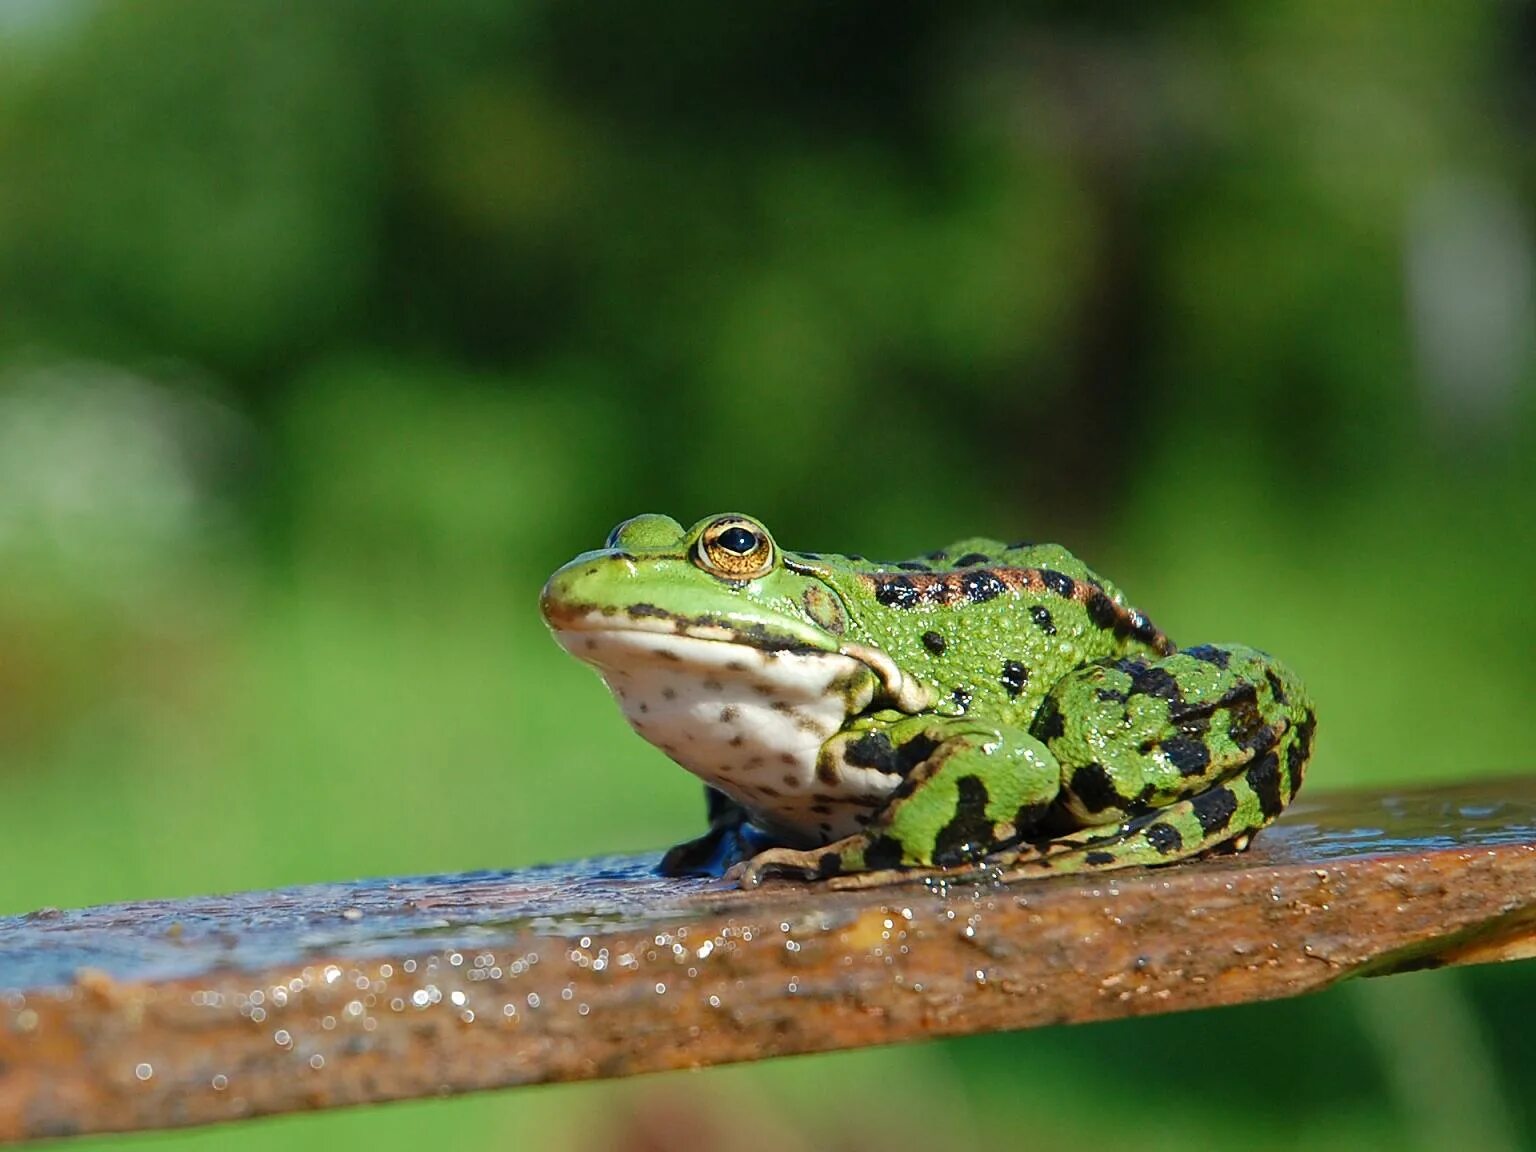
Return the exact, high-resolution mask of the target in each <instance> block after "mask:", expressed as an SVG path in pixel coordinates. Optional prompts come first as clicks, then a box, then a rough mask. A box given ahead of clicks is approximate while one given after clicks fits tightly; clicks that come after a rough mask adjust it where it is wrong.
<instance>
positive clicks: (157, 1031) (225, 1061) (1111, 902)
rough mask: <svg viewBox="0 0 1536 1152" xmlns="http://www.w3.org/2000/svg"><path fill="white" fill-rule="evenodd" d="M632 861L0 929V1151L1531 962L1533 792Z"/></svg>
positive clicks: (1535, 945)
mask: <svg viewBox="0 0 1536 1152" xmlns="http://www.w3.org/2000/svg"><path fill="white" fill-rule="evenodd" d="M653 864H654V858H652V857H625V858H610V859H599V860H588V861H581V862H577V863H572V864H564V865H559V866H555V867H550V868H535V869H527V870H523V871H517V872H497V873H471V874H466V875H458V876H433V877H423V878H415V879H407V880H369V881H362V882H358V883H355V884H324V885H315V886H312V887H305V888H294V889H287V890H283V891H277V892H262V893H248V894H243V895H236V896H225V897H209V898H204V899H197V900H184V901H149V902H143V903H136V904H121V905H114V906H109V907H101V908H88V909H83V910H79V911H59V910H56V909H44V910H41V911H38V912H35V913H32V914H31V915H28V916H21V917H12V918H8V919H0V1140H21V1139H28V1138H32V1137H40V1136H60V1135H72V1134H78V1133H87V1132H101V1131H121V1130H129V1129H144V1128H164V1127H174V1126H179V1125H191V1124H207V1123H213V1122H217V1121H224V1120H234V1119H238V1118H241V1117H247V1116H256V1115H263V1114H270V1113H277V1112H286V1111H292V1110H297V1109H309V1108H329V1107H336V1106H340V1105H345V1104H360V1103H366V1102H372V1101H382V1100H394V1099H402V1098H407V1097H413V1096H422V1095H427V1094H440V1093H444V1092H450V1093H451V1092H467V1091H473V1090H475V1089H480V1088H492V1087H501V1086H506V1085H512V1084H527V1083H537V1082H543V1081H552V1080H572V1079H582V1078H592V1077H605V1076H623V1075H628V1074H631V1073H636V1072H651V1071H658V1070H663V1069H670V1068H683V1067H692V1066H696V1065H705V1064H719V1063H726V1062H730V1061H740V1060H754V1059H760V1058H762V1057H765V1056H774V1055H780V1054H785V1053H792V1052H811V1051H821V1050H827V1049H833V1048H849V1047H856V1046H860V1045H868V1044H883V1043H891V1042H896V1041H901V1040H908V1039H916V1038H921V1037H933V1036H942V1035H956V1034H961V1033H970V1032H984V1031H994V1030H998V1029H1008V1028H1029V1027H1035V1026H1039V1025H1042V1024H1061V1023H1071V1022H1076V1021H1086V1020H1099V1019H1107V1018H1111V1017H1121V1016H1134V1015H1143V1014H1150V1013H1156V1012H1172V1011H1178V1010H1183V1009H1190V1008H1203V1007H1210V1006H1213V1005H1220V1004H1233V1003H1238V1002H1241V1001H1249V1000H1263V999H1271V998H1275V997H1282V996H1294V995H1298V994H1300V993H1303V992H1309V991H1312V990H1315V989H1318V988H1322V987H1325V986H1327V985H1329V984H1332V983H1334V982H1336V981H1338V980H1340V979H1343V978H1345V977H1348V976H1354V975H1378V974H1382V973H1387V972H1395V971H1403V970H1407V969H1413V968H1423V967H1428V966H1437V965H1446V964H1474V963H1485V962H1491V961H1500V960H1512V959H1521V958H1526V957H1529V956H1532V955H1536V927H1533V925H1536V781H1532V780H1514V781H1499V782H1496V783H1488V784H1484V785H1479V786H1475V787H1459V788H1456V789H1454V790H1428V791H1417V792H1400V793H1392V794H1369V795H1367V794H1337V795H1333V796H1326V795H1325V796H1323V797H1321V798H1320V799H1317V800H1313V801H1310V802H1307V803H1304V804H1299V805H1298V806H1297V807H1296V809H1295V810H1294V811H1293V812H1291V813H1288V814H1287V816H1286V817H1285V818H1284V819H1283V820H1282V821H1281V823H1280V824H1279V825H1277V826H1276V827H1275V828H1273V829H1271V830H1269V831H1268V832H1266V833H1265V834H1263V835H1262V836H1260V837H1259V838H1258V840H1257V842H1256V844H1255V846H1254V848H1253V849H1252V850H1251V851H1250V852H1248V853H1247V854H1245V855H1243V856H1239V857H1227V858H1219V859H1213V860H1207V861H1201V862H1196V863H1191V864H1184V865H1176V866H1173V867H1170V868H1164V869H1161V870H1152V871H1132V872H1121V873H1113V874H1106V875H1103V876H1099V877H1095V878H1092V879H1086V880H1085V879H1070V878H1069V879H1056V880H1046V881H1039V880H1034V881H1026V882H1020V883H1014V884H1007V885H1005V884H1000V883H997V882H996V881H995V880H992V879H989V878H985V877H983V878H980V879H975V878H973V879H969V880H964V881H955V882H951V883H947V884H937V883H933V882H929V883H911V884H907V885H904V886H901V887H894V888H884V889H873V890H866V891H833V890H830V889H828V888H827V887H825V886H819V885H801V884H792V883H775V884H770V885H766V886H764V887H763V888H761V889H758V890H756V891H753V892H740V891H736V890H734V889H731V888H729V887H727V886H724V885H721V884H718V883H712V882H699V881H670V880H663V879H661V878H658V877H657V876H655V875H654V874H653V873H652V871H651V867H652V865H653Z"/></svg>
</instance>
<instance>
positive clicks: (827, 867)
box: [725, 846, 843, 888]
mask: <svg viewBox="0 0 1536 1152" xmlns="http://www.w3.org/2000/svg"><path fill="white" fill-rule="evenodd" d="M842 870H843V860H842V855H841V854H840V853H839V852H838V851H837V849H836V847H834V846H828V847H826V848H812V849H809V850H808V851H800V850H798V849H795V848H769V849H768V850H767V851H765V852H759V853H758V854H757V855H756V856H754V857H752V859H750V860H746V861H743V862H742V863H740V864H737V865H735V866H734V867H732V868H731V869H730V871H728V872H727V873H726V874H725V876H726V879H727V880H735V881H736V882H737V883H739V884H740V885H741V886H742V887H743V888H756V887H757V886H758V885H759V884H761V883H762V882H763V881H764V880H766V879H768V878H769V877H772V876H793V877H796V878H798V879H801V880H825V879H827V878H828V877H831V876H836V875H838V874H839V873H840V872H842Z"/></svg>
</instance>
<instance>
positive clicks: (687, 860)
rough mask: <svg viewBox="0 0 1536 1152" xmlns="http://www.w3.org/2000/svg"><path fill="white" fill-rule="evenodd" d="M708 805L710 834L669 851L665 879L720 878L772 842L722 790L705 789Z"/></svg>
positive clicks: (659, 868) (663, 868)
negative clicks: (676, 877)
mask: <svg viewBox="0 0 1536 1152" xmlns="http://www.w3.org/2000/svg"><path fill="white" fill-rule="evenodd" d="M704 804H705V808H706V810H707V812H708V815H709V831H708V832H706V833H704V835H702V836H698V837H695V838H694V839H692V840H686V841H684V842H683V843H681V844H678V845H675V846H674V847H672V848H669V849H668V850H667V852H666V854H665V855H664V856H662V858H661V863H660V864H659V865H658V866H657V871H658V872H660V873H661V874H662V875H663V876H719V875H721V874H722V873H724V872H725V871H726V870H727V869H729V868H732V867H734V866H736V865H738V864H740V863H741V862H742V861H744V860H749V859H751V858H752V857H753V856H755V855H757V854H758V853H759V852H761V851H762V850H763V849H764V848H765V847H766V846H767V845H768V844H770V843H771V842H772V841H771V840H770V839H769V837H768V835H767V833H765V832H763V831H762V830H761V829H759V828H758V827H757V826H756V825H754V824H753V823H752V822H751V817H750V815H749V814H748V812H747V810H746V809H745V808H743V807H742V806H741V805H740V804H738V803H737V802H736V801H734V800H732V799H731V798H730V797H729V796H727V795H726V794H725V793H724V792H721V791H720V790H719V789H718V788H710V787H708V786H706V787H705V789H704Z"/></svg>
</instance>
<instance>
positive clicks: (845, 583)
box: [540, 514, 1315, 886]
mask: <svg viewBox="0 0 1536 1152" xmlns="http://www.w3.org/2000/svg"><path fill="white" fill-rule="evenodd" d="M540 607H541V608H542V610H543V614H544V618H545V620H546V621H547V622H548V623H549V626H550V628H551V629H552V630H553V631H554V634H555V637H556V639H557V640H558V641H559V642H560V644H561V645H562V646H563V647H564V648H565V649H566V650H567V651H569V652H570V653H571V654H572V655H574V656H576V657H578V658H579V659H581V660H583V661H586V662H587V663H589V664H591V665H592V666H593V667H595V668H596V669H597V671H598V673H599V675H601V676H602V678H603V680H604V681H606V683H607V685H608V687H609V688H610V689H611V690H612V692H613V694H614V696H615V697H616V698H617V700H618V703H619V706H620V707H621V708H622V709H623V711H624V714H625V716H626V717H627V718H628V720H629V723H630V724H631V726H632V727H633V728H634V730H635V731H636V732H638V733H639V734H640V735H641V736H643V737H644V738H645V739H647V740H649V741H650V742H651V743H653V744H655V745H656V746H658V747H659V748H660V749H661V750H662V751H663V752H665V753H666V754H667V755H668V756H670V757H671V758H672V759H673V760H675V761H676V762H677V763H678V764H680V765H682V766H683V767H684V768H686V769H688V771H690V772H692V773H694V774H695V775H696V776H698V777H700V778H701V779H702V780H703V781H704V782H705V784H706V798H707V801H708V813H709V822H710V827H709V832H708V833H707V834H706V835H704V836H702V837H700V838H698V839H697V840H692V841H689V842H687V843H685V844H681V845H678V846H677V847H676V848H673V849H672V850H671V851H670V852H668V853H667V854H666V856H665V857H664V858H663V860H662V864H661V869H662V871H663V872H665V873H667V874H670V875H720V874H722V873H724V874H725V875H727V876H730V877H734V878H736V879H738V880H739V881H740V882H741V883H742V885H743V886H751V885H755V884H756V883H758V882H759V881H760V880H761V879H762V878H764V877H766V876H770V875H790V876H799V877H803V878H807V879H817V878H828V877H839V878H841V879H840V880H839V881H838V882H839V884H850V883H851V884H877V883H884V882H887V881H891V880H894V879H905V878H908V877H911V876H912V875H914V874H920V873H927V872H944V873H949V872H952V870H954V869H967V870H976V869H981V868H986V869H997V870H1000V872H1001V874H1003V875H1006V876H1009V877H1012V876H1015V875H1029V874H1052V873H1067V872H1083V871H1094V870H1101V869H1110V868H1121V867H1126V866H1130V865H1154V864H1167V863H1170V862H1173V861H1177V860H1183V859H1186V858H1189V857H1192V856H1197V855H1201V854H1205V853H1209V852H1212V851H1216V850H1223V851H1232V850H1240V849H1241V848H1243V847H1245V846H1246V845H1247V842H1248V839H1249V838H1250V837H1251V836H1252V835H1253V833H1254V832H1256V831H1257V830H1258V829H1260V828H1262V827H1263V826H1264V825H1266V824H1268V823H1269V822H1270V821H1272V820H1274V818H1275V817H1276V816H1278V815H1279V814H1280V812H1281V811H1282V810H1283V809H1284V808H1285V806H1286V805H1287V804H1288V803H1290V801H1291V799H1292V798H1293V797H1294V796H1295V795H1296V791H1297V789H1298V788H1300V787H1301V780H1302V774H1303V772H1304V770H1305V768H1306V765H1307V760H1308V757H1309V756H1310V754H1311V751H1312V737H1313V730H1314V723H1315V722H1314V717H1313V710H1312V705H1311V703H1310V702H1309V700H1308V697H1307V693H1306V691H1305V689H1304V688H1303V687H1302V685H1301V682H1300V681H1299V680H1298V679H1297V678H1296V677H1295V676H1294V675H1293V674H1292V673H1291V672H1290V671H1289V670H1288V669H1287V668H1286V667H1285V666H1284V665H1282V664H1281V663H1279V662H1278V661H1276V660H1274V659H1273V658H1271V657H1270V656H1268V655H1266V654H1264V653H1262V652H1259V651H1257V650H1255V649H1252V648H1246V647H1243V646H1240V645H1235V644H1202V645H1198V646H1195V647H1191V648H1182V649H1181V648H1176V647H1175V646H1174V644H1173V643H1172V641H1170V640H1169V639H1168V638H1167V637H1166V636H1165V635H1164V634H1163V633H1162V632H1161V631H1160V630H1159V629H1158V628H1157V627H1156V626H1154V625H1153V623H1152V621H1151V620H1149V619H1148V618H1147V617H1146V616H1145V615H1144V614H1143V613H1141V612H1140V611H1138V610H1137V609H1135V608H1133V607H1132V606H1131V605H1130V604H1129V603H1128V602H1127V600H1126V598H1125V596H1124V595H1123V594H1122V593H1121V592H1120V590H1119V589H1118V588H1116V587H1115V586H1114V585H1113V584H1111V583H1110V582H1109V581H1107V580H1104V579H1102V578H1101V577H1099V576H1097V575H1095V574H1094V573H1093V572H1092V571H1091V570H1089V568H1088V567H1087V566H1086V565H1085V564H1084V563H1083V562H1082V561H1081V560H1079V559H1078V558H1077V557H1076V556H1074V555H1072V553H1070V552H1068V551H1067V550H1066V549H1065V548H1063V547H1061V546H1059V545H1056V544H1027V543H1024V544H1003V543H1000V542H998V541H995V540H987V539H968V540H961V541H960V542H959V543H956V544H952V545H950V546H949V547H948V548H945V549H943V550H941V551H938V552H930V553H928V554H927V555H923V556H918V557H916V558H914V559H912V560H904V561H901V562H899V563H877V562H874V561H870V560H866V559H864V558H863V557H861V556H834V555H824V554H820V553H815V552H789V551H785V550H783V549H781V548H780V547H779V546H778V545H777V544H776V543H775V542H774V540H773V538H772V536H770V535H769V533H768V530H767V529H766V528H764V527H763V525H762V524H760V523H758V522H757V521H756V520H753V519H752V518H750V517H748V516H741V515H735V514H729V515H720V516H710V517H707V518H706V519H704V520H701V521H700V522H699V523H697V524H695V525H694V526H693V527H692V528H688V529H684V528H683V526H682V525H681V524H679V523H678V522H677V521H676V520H673V519H672V518H670V517H668V516H659V515H644V516H637V517H635V518H633V519H631V520H626V521H624V522H623V523H622V524H620V525H619V526H618V527H617V528H615V529H614V530H613V532H612V533H611V534H610V535H609V537H608V539H607V541H606V542H605V544H604V545H603V547H602V548H601V549H599V550H597V551H594V552H586V553H583V554H582V555H580V556H578V557H576V559H574V560H572V561H571V562H570V563H568V564H566V565H565V566H564V567H562V568H561V569H559V571H557V572H556V573H555V574H554V575H553V576H551V577H550V578H549V582H548V583H547V584H546V585H545V587H544V591H543V594H542V596H541V598H540Z"/></svg>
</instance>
